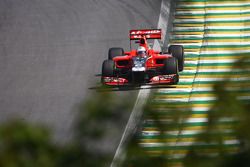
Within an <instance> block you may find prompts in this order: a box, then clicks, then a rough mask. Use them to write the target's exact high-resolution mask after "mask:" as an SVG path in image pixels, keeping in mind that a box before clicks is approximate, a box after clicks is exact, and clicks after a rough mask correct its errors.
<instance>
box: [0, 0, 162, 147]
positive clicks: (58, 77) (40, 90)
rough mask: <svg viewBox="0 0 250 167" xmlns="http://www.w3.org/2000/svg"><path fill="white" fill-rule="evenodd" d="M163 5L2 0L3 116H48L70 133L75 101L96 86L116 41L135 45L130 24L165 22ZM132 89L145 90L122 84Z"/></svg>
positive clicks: (128, 0) (62, 135)
mask: <svg viewBox="0 0 250 167" xmlns="http://www.w3.org/2000/svg"><path fill="white" fill-rule="evenodd" d="M160 5H161V0H154V1H152V0H137V1H134V0H119V1H117V0H105V1H97V0H74V1H70V0H43V1H40V0H22V1H18V0H0V92H1V96H0V111H1V115H0V121H1V122H5V121H8V120H9V119H10V118H15V117H19V118H21V119H23V120H28V121H32V122H39V123H43V124H45V125H47V126H49V127H51V128H52V129H53V131H54V137H55V138H56V139H57V140H60V141H62V140H63V141H67V140H68V139H69V138H70V136H71V135H72V134H71V126H72V122H73V120H74V114H73V112H72V109H73V107H74V106H75V105H76V104H77V103H78V102H80V101H82V100H83V99H85V98H86V97H87V96H88V95H90V94H91V93H92V91H95V90H91V89H89V88H91V87H93V86H95V85H96V83H98V82H99V78H98V77H95V75H96V74H100V72H101V64H102V61H103V60H104V59H106V58H107V51H108V48H109V47H114V46H124V48H125V49H128V48H129V43H128V42H129V41H128V31H129V29H132V28H155V27H157V22H158V18H159V12H160ZM128 93H132V95H133V96H135V95H136V93H137V92H136V91H132V92H131V91H130V92H126V93H124V92H118V94H128ZM122 96H123V95H122ZM121 116H122V115H121ZM124 116H125V117H128V116H129V114H128V113H127V114H124ZM125 120H126V119H125ZM122 125H123V126H124V127H125V125H126V122H124V123H122ZM121 133H122V130H121ZM120 137H121V134H120V136H118V137H117V145H118V142H119V139H120ZM114 147H116V146H114Z"/></svg>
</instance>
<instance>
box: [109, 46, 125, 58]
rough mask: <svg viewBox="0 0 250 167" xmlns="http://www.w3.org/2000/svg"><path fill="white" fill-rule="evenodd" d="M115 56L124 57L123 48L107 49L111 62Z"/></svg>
mask: <svg viewBox="0 0 250 167" xmlns="http://www.w3.org/2000/svg"><path fill="white" fill-rule="evenodd" d="M116 56H124V50H123V48H110V49H109V55H108V59H109V60H113V58H114V57H116Z"/></svg>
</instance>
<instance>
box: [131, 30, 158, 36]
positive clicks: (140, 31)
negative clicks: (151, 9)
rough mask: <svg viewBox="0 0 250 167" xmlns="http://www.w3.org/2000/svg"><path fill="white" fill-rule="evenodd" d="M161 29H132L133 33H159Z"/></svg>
mask: <svg viewBox="0 0 250 167" xmlns="http://www.w3.org/2000/svg"><path fill="white" fill-rule="evenodd" d="M159 33H161V30H131V32H130V34H131V35H143V34H159Z"/></svg>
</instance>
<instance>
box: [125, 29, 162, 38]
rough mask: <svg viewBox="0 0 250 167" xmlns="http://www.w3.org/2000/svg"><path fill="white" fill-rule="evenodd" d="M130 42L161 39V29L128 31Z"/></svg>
mask: <svg viewBox="0 0 250 167" xmlns="http://www.w3.org/2000/svg"><path fill="white" fill-rule="evenodd" d="M129 34H130V40H138V39H141V38H143V37H146V39H161V29H142V30H130V32H129Z"/></svg>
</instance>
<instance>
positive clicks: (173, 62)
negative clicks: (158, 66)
mask: <svg viewBox="0 0 250 167" xmlns="http://www.w3.org/2000/svg"><path fill="white" fill-rule="evenodd" d="M163 63H164V65H163V67H162V74H163V75H170V74H178V64H177V59H176V58H175V57H170V58H168V59H166V60H164V62H163Z"/></svg>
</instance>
